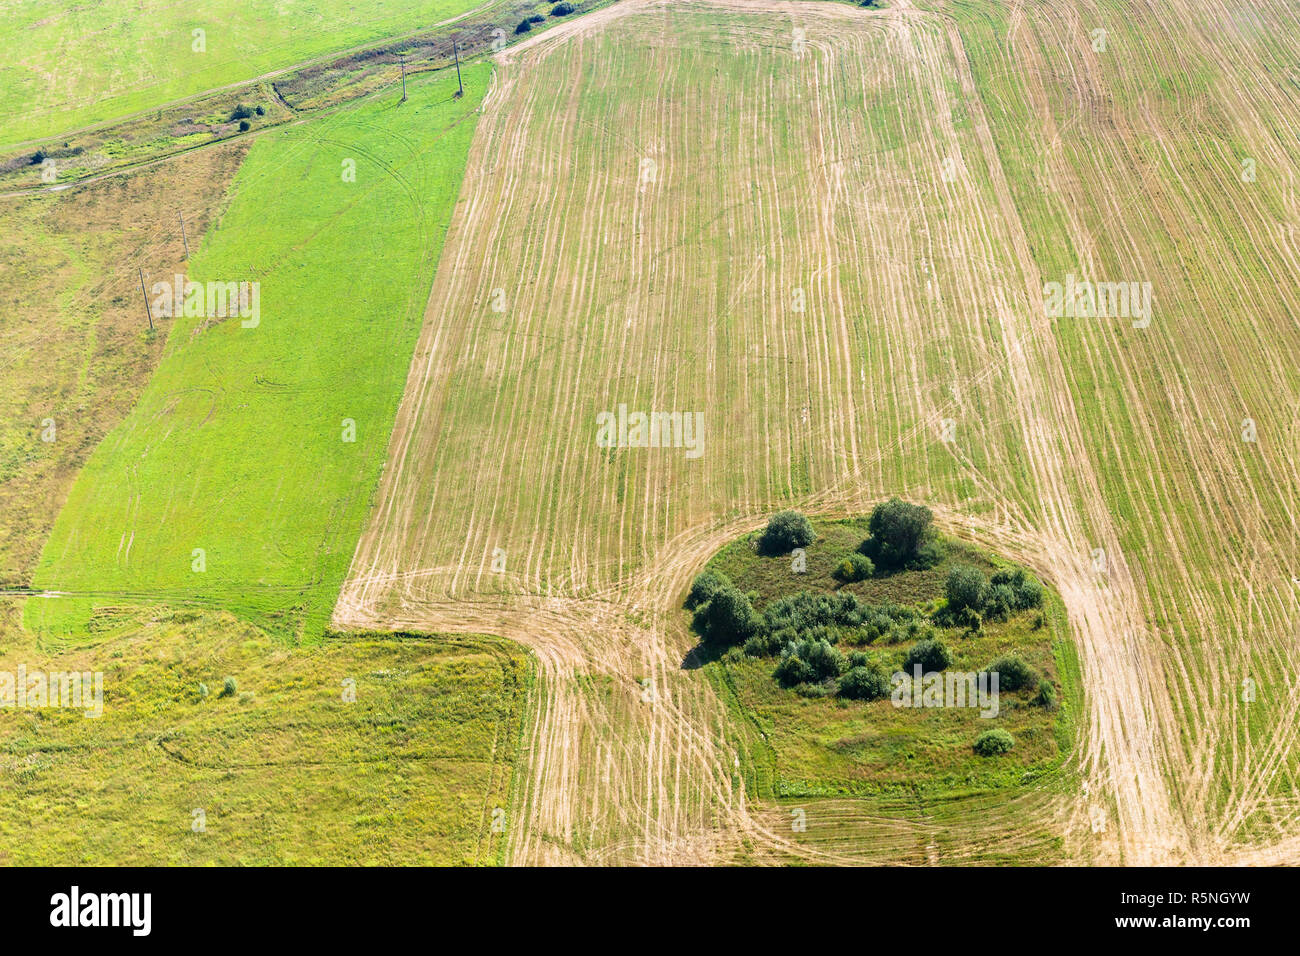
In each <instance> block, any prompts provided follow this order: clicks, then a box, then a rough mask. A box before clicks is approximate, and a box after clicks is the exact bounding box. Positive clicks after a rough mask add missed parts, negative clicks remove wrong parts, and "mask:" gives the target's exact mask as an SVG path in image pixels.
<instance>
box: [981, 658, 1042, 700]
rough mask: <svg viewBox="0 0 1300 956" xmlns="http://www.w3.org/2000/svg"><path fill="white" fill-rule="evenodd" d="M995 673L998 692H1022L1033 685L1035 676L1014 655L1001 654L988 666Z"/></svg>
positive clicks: (1026, 665) (1028, 667)
mask: <svg viewBox="0 0 1300 956" xmlns="http://www.w3.org/2000/svg"><path fill="white" fill-rule="evenodd" d="M988 669H989V671H990V672H997V675H998V690H999V691H1004V690H1023V689H1024V688H1026V687H1029V686H1030V685H1031V684H1033V682H1034V680H1035V677H1036V675H1035V674H1034V672H1033V670H1032V669H1031V668H1030V666H1029V665H1028V664H1026V663H1025V662H1024V661H1023V660H1021V659H1020V658H1019V657H1017V656H1016V655H1015V654H1003V655H1002V656H1001V657H999V658H998V659H997V660H995V661H994V662H993V663H992V664H990V665H989V666H988Z"/></svg>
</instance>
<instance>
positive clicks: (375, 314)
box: [27, 64, 489, 640]
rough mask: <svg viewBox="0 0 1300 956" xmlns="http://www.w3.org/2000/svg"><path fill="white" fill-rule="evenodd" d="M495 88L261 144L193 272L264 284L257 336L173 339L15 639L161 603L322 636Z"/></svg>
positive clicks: (418, 86) (208, 334)
mask: <svg viewBox="0 0 1300 956" xmlns="http://www.w3.org/2000/svg"><path fill="white" fill-rule="evenodd" d="M488 70H489V68H488V66H487V65H485V64H480V65H475V66H471V67H468V68H466V70H465V86H466V90H467V92H466V96H465V98H464V99H463V100H454V99H453V98H452V93H453V92H454V90H455V76H454V75H447V74H445V73H444V74H439V75H436V76H426V77H421V78H419V79H415V80H412V81H411V82H410V84H409V87H410V100H409V102H407V103H404V104H399V102H398V100H397V97H396V96H395V95H393V94H392V93H391V92H387V93H384V94H381V95H378V96H376V97H373V98H371V99H368V100H365V101H359V102H358V103H357V104H356V105H354V106H352V107H350V108H347V109H342V110H339V111H337V112H334V113H332V114H330V115H327V116H324V117H322V118H320V119H318V120H316V121H313V122H308V123H304V124H301V125H296V126H293V127H290V128H287V129H283V130H277V131H274V132H272V133H270V134H267V135H266V136H264V137H263V138H261V139H259V140H258V142H257V143H256V145H255V146H254V147H253V149H252V150H251V151H250V152H249V155H248V158H247V160H246V162H245V164H244V166H243V167H242V169H241V170H240V172H239V174H238V176H237V178H236V181H235V184H234V186H233V197H232V199H231V200H230V205H229V209H228V210H227V212H226V214H225V215H224V217H223V218H222V219H221V221H220V223H219V224H218V225H216V226H215V227H214V228H213V229H211V230H210V231H209V233H208V235H207V236H206V237H205V240H204V242H203V246H202V249H200V250H199V251H198V252H197V253H196V254H195V256H194V258H193V260H192V263H191V271H190V275H191V278H193V279H195V280H198V281H204V280H216V281H239V280H245V279H248V280H256V281H258V282H260V284H261V286H260V288H261V295H260V324H258V325H257V326H256V327H250V328H245V327H244V322H243V321H241V320H239V319H227V320H224V321H216V322H209V321H207V320H205V319H200V318H197V317H193V318H184V319H176V320H174V322H175V327H174V328H172V329H171V332H170V338H169V341H168V344H167V349H166V352H165V354H164V356H163V359H162V361H161V363H160V365H159V367H158V370H157V372H156V373H155V375H154V377H153V379H152V380H151V381H150V383H149V386H148V388H147V389H146V390H145V391H144V393H143V394H142V395H141V397H140V400H139V401H138V403H137V404H136V406H135V408H134V409H133V411H132V413H131V415H130V416H129V417H128V418H127V419H126V421H124V422H123V423H122V424H121V425H120V426H119V427H118V428H116V429H115V430H114V431H113V432H111V433H110V434H109V436H108V437H107V438H106V439H105V440H104V441H103V442H102V444H100V446H99V447H98V448H97V449H96V450H95V452H94V454H93V455H92V456H91V458H90V460H89V461H88V463H87V465H86V467H85V469H84V470H83V472H82V473H81V475H80V476H79V478H78V480H77V482H76V484H75V485H74V487H73V489H72V491H71V493H70V496H69V498H68V503H67V505H66V506H65V508H64V509H63V511H62V512H61V513H60V515H59V517H58V519H57V522H56V524H55V527H54V530H53V532H52V534H51V537H50V540H49V541H48V543H47V545H46V548H45V551H44V554H43V558H42V561H41V563H40V565H39V567H38V570H37V572H36V575H35V582H36V585H37V586H38V587H42V588H49V589H52V590H58V591H65V592H70V593H71V594H72V595H73V597H70V598H62V599H38V600H33V601H30V602H29V604H28V612H27V620H28V623H29V624H31V625H34V626H38V627H42V628H46V629H51V630H56V631H61V632H64V633H70V632H75V631H77V630H79V629H81V628H82V627H84V626H85V624H86V623H87V621H88V620H89V619H90V615H91V611H92V608H93V606H94V605H95V604H102V603H111V604H118V603H122V602H124V601H131V600H138V601H148V602H153V601H168V602H172V603H174V604H184V603H199V604H206V605H208V606H212V607H220V608H223V609H227V610H231V611H233V612H235V613H236V614H238V615H240V616H242V617H244V618H245V619H249V620H253V621H255V622H257V623H259V624H261V625H262V626H265V627H267V628H269V629H271V630H273V631H274V632H276V633H278V634H280V635H281V636H288V637H292V638H299V637H301V636H303V635H306V636H307V638H308V640H316V639H319V638H320V636H321V634H322V633H323V625H324V622H325V620H326V619H327V617H328V615H329V612H330V610H331V608H332V606H333V602H334V599H335V597H336V595H337V591H338V587H339V583H340V582H341V580H342V577H343V575H344V573H345V571H346V570H347V566H348V562H349V560H350V558H351V556H352V550H353V547H354V544H355V541H356V537H357V535H358V533H359V532H360V529H361V525H362V522H363V521H364V519H365V517H366V515H367V513H368V510H369V508H370V505H371V494H372V491H373V488H374V486H375V482H376V480H377V479H378V476H379V472H380V469H381V466H382V463H383V459H384V455H385V451H386V447H387V441H388V436H389V432H390V429H391V426H392V421H393V415H394V412H395V409H396V406H397V401H398V398H399V397H400V395H401V392H402V388H403V385H404V384H405V381H406V372H407V368H408V365H409V363H410V357H411V350H412V348H413V345H414V342H415V337H416V335H417V333H418V331H419V328H420V323H421V319H422V316H423V311H424V305H425V299H426V297H427V292H428V288H429V283H430V281H431V278H432V274H433V267H434V264H435V263H436V261H437V258H438V254H439V251H440V249H441V244H442V240H443V237H444V234H445V230H446V227H447V222H448V220H449V218H450V215H451V211H452V207H453V205H454V203H455V199H456V196H457V192H458V189H459V185H460V178H461V175H462V173H463V170H464V163H465V157H466V152H467V150H468V146H469V140H470V137H471V135H472V133H473V129H474V119H475V107H476V105H477V102H478V100H479V98H480V97H481V96H482V93H483V90H484V88H485V86H486V83H487V79H488ZM352 162H354V163H355V182H349V181H345V178H344V173H345V170H346V168H347V164H348V163H352ZM164 278H167V277H166V276H157V275H150V276H149V277H148V281H149V282H150V283H152V282H154V281H157V280H159V279H164ZM161 321H164V322H167V323H170V322H172V321H173V320H161ZM352 438H354V439H355V440H349V439H352ZM200 568H201V570H196V569H200Z"/></svg>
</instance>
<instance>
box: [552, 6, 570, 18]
mask: <svg viewBox="0 0 1300 956" xmlns="http://www.w3.org/2000/svg"><path fill="white" fill-rule="evenodd" d="M572 12H573V4H571V3H557V4H556V5H555V6H553V7H552V8H551V16H553V17H567V16H568V15H569V14H570V13H572Z"/></svg>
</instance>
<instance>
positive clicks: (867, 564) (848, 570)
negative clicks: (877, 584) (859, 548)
mask: <svg viewBox="0 0 1300 956" xmlns="http://www.w3.org/2000/svg"><path fill="white" fill-rule="evenodd" d="M875 573H876V566H875V565H874V564H872V563H871V559H870V558H869V557H867V556H866V555H865V554H851V555H849V556H848V557H847V558H845V559H844V560H843V561H841V562H840V563H839V564H838V565H837V566H836V568H835V578H836V580H838V581H843V582H844V583H845V584H848V583H849V582H851V581H865V580H866V579H867V578H869V577H871V576H872V575H873V574H875Z"/></svg>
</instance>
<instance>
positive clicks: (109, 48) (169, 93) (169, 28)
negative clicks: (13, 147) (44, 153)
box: [0, 0, 481, 145]
mask: <svg viewBox="0 0 1300 956" xmlns="http://www.w3.org/2000/svg"><path fill="white" fill-rule="evenodd" d="M480 5H481V4H480V3H479V0H397V2H392V3H385V4H379V5H373V4H357V3H351V2H345V0H313V2H311V3H306V4H304V3H300V2H296V0H213V2H211V3H204V4H202V5H199V6H195V5H193V4H178V3H173V2H171V0H143V2H142V3H135V4H126V3H122V2H119V0H111V2H108V3H100V4H79V3H72V2H68V0H61V2H58V3H54V4H50V3H18V4H16V5H15V4H10V5H8V6H7V7H6V9H5V16H4V18H3V19H2V20H0V47H2V48H3V49H5V50H6V51H10V55H7V56H6V57H5V60H4V63H3V64H2V65H0V117H3V118H0V145H8V144H12V143H17V142H22V141H26V140H30V139H38V138H41V137H45V136H50V135H53V134H56V133H59V132H62V131H65V130H69V129H73V128H76V127H79V126H82V125H85V124H89V123H94V122H97V121H99V120H105V119H111V118H113V117H115V116H123V115H126V114H128V113H133V112H136V111H140V110H146V109H151V108H153V107H155V106H159V105H161V104H163V103H167V102H170V101H171V100H175V99H180V98H182V97H185V96H189V95H192V94H195V93H199V92H202V91H204V90H209V89H213V88H216V87H219V86H225V85H227V84H230V83H238V82H242V81H245V80H249V79H252V78H253V77H256V76H260V75H262V74H263V73H267V72H270V71H272V70H276V69H279V68H283V67H286V66H290V65H292V64H294V63H299V62H302V61H304V60H307V59H311V58H312V57H317V56H322V55H325V54H329V53H334V52H337V51H340V50H344V49H347V48H350V47H354V46H358V45H361V44H365V43H369V42H373V41H376V40H381V39H383V38H385V37H390V36H402V35H405V34H408V33H413V32H415V31H417V30H421V29H425V28H427V27H431V26H433V25H434V24H436V23H438V22H440V21H443V20H446V19H448V18H450V17H454V16H456V15H458V14H461V13H464V12H466V11H468V10H471V9H473V8H474V7H476V6H480ZM196 30H201V31H203V33H202V40H203V42H202V47H203V49H202V51H201V52H199V51H197V49H196V44H197V35H196V34H195V32H194V31H196Z"/></svg>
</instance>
